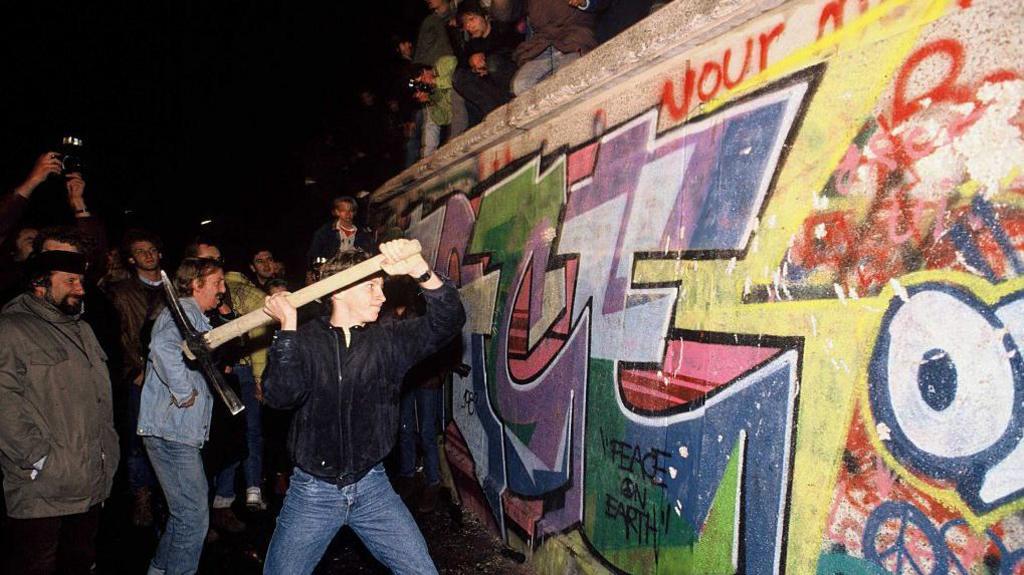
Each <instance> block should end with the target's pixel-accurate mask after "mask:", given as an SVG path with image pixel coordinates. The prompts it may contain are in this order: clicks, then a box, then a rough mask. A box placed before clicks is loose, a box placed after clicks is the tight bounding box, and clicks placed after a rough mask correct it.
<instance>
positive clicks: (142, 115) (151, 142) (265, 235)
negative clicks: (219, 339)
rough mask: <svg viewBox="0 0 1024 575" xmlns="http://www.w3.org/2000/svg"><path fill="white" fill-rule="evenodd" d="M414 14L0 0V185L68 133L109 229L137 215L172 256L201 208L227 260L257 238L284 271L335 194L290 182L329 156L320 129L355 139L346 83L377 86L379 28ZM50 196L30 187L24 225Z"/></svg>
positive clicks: (63, 210)
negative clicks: (314, 159) (77, 144)
mask: <svg viewBox="0 0 1024 575" xmlns="http://www.w3.org/2000/svg"><path fill="white" fill-rule="evenodd" d="M426 13H427V11H426V8H425V5H424V3H423V2H421V1H419V0H375V1H373V2H347V1H335V2H325V1H317V2H258V1H257V2H239V1H234V2H228V1H218V0H212V1H210V2H205V3H203V4H198V3H196V4H193V3H190V2H160V1H155V2H133V3H131V4H128V3H118V2H114V3H109V2H103V3H99V2H80V3H75V4H72V3H70V2H68V3H57V4H54V3H40V2H29V3H23V2H9V3H6V6H5V8H4V9H3V13H2V14H0V22H2V23H0V45H4V46H5V49H4V51H3V56H0V58H2V63H0V66H2V68H0V70H2V77H3V82H2V84H0V185H2V186H4V187H3V188H2V189H3V190H4V192H6V191H7V190H10V189H11V188H12V187H14V186H15V185H17V184H18V183H19V182H20V181H21V180H22V179H23V178H24V177H25V175H27V173H28V172H29V170H30V169H31V166H32V164H33V162H34V161H35V158H36V157H37V156H38V155H39V154H41V153H42V152H44V151H46V150H47V149H53V148H54V147H55V145H56V144H58V143H59V142H60V139H61V137H62V136H63V135H76V136H78V137H81V138H82V139H83V140H84V141H85V149H84V154H83V156H84V159H85V162H86V165H87V168H86V180H87V183H88V184H87V188H86V198H87V201H88V204H89V207H90V209H91V210H92V211H94V212H98V213H99V215H100V216H101V217H103V218H104V220H105V221H106V222H107V223H108V229H109V230H110V235H111V241H117V240H118V238H119V236H120V234H121V233H122V232H123V230H124V229H125V228H127V227H133V226H142V227H147V228H150V229H153V230H154V231H157V232H158V233H160V234H161V235H162V236H163V238H164V242H165V246H166V249H165V250H164V251H165V254H166V256H170V257H171V258H174V257H176V255H177V254H178V252H179V251H180V248H181V246H182V245H183V244H184V243H185V242H186V241H189V240H191V239H192V238H193V237H195V236H196V234H197V233H199V232H200V226H199V223H200V221H202V220H205V219H213V220H214V222H213V223H212V224H209V225H207V226H204V227H203V228H202V231H203V232H204V233H205V234H208V235H212V236H214V237H215V238H218V239H220V241H221V243H222V244H224V245H225V246H226V247H228V248H229V249H228V256H229V267H231V264H232V262H231V261H230V260H231V259H232V258H231V256H232V255H233V254H232V251H238V250H239V249H248V247H250V246H252V245H254V244H256V243H261V244H264V245H267V244H269V246H270V248H271V249H273V250H275V253H276V254H277V255H278V257H279V258H283V259H284V260H285V261H286V262H287V263H288V264H289V268H290V271H292V272H293V273H294V271H296V270H295V267H296V266H298V265H301V260H302V258H301V254H302V253H303V252H304V250H305V248H306V247H307V245H308V241H309V237H310V234H311V233H312V231H313V229H314V228H315V227H316V226H318V225H320V224H322V223H323V222H324V221H326V220H327V219H328V213H327V212H328V209H329V207H328V204H329V199H330V198H331V197H333V196H334V195H336V194H337V193H339V192H344V191H347V190H332V189H325V187H326V186H323V185H319V186H318V185H313V186H308V185H304V178H305V176H306V175H307V174H306V172H308V171H309V168H308V164H309V161H310V160H309V157H310V156H311V155H316V154H318V153H319V154H321V155H323V154H328V155H329V154H331V153H332V152H331V151H330V150H328V151H324V150H322V149H320V150H319V151H316V149H317V148H318V144H317V142H318V141H320V140H322V136H323V134H325V133H327V132H333V133H335V134H340V135H341V137H342V138H350V139H355V140H358V139H359V138H362V137H366V136H367V135H366V134H356V133H352V132H353V129H355V130H359V129H364V130H365V129H366V124H365V122H364V123H363V124H362V128H360V127H359V126H360V124H359V123H352V122H349V120H350V117H349V116H348V114H349V113H351V111H352V110H353V108H354V106H355V102H356V99H357V94H358V92H359V91H360V90H361V89H366V88H369V89H372V90H374V91H376V92H377V93H381V92H383V91H385V90H386V89H387V88H388V87H389V86H390V84H389V82H393V79H392V78H390V74H391V73H392V72H391V70H392V65H393V63H394V52H393V49H392V37H393V36H394V35H395V34H402V35H405V36H414V34H415V30H416V28H417V25H418V22H419V21H420V19H422V17H423V16H424V15H426ZM392 175H393V174H392ZM63 195H64V193H63V190H62V187H61V186H60V182H59V181H53V182H49V183H48V184H44V186H41V187H40V189H38V190H37V191H36V194H35V195H34V196H33V199H32V204H31V208H30V212H29V214H28V217H27V220H26V223H35V224H46V223H51V222H52V220H53V219H54V218H55V217H60V218H63V217H67V213H68V209H67V207H66V203H65V202H64V197H63ZM231 248H236V249H234V250H233V249H231ZM236 257H237V255H236ZM239 263H241V262H238V260H237V259H236V261H235V265H234V267H240V266H239ZM300 273H301V272H300Z"/></svg>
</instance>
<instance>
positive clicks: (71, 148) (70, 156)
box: [57, 136, 85, 176]
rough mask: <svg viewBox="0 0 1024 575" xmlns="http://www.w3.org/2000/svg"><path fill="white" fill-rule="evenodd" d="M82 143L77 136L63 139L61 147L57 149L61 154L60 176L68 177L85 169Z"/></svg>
mask: <svg viewBox="0 0 1024 575" xmlns="http://www.w3.org/2000/svg"><path fill="white" fill-rule="evenodd" d="M83 143H84V142H82V139H81V138H76V137H75V136H64V138H62V139H61V142H60V146H59V147H58V148H57V149H58V153H59V154H60V174H61V175H62V176H66V175H68V174H71V173H74V172H81V171H82V169H83V168H84V167H85V164H84V163H83V162H82V145H83Z"/></svg>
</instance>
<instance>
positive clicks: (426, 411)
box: [398, 387, 441, 485]
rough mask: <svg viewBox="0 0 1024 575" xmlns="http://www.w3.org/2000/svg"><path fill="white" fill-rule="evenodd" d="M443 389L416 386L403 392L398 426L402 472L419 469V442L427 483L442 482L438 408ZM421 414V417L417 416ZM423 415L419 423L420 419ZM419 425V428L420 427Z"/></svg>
mask: <svg viewBox="0 0 1024 575" xmlns="http://www.w3.org/2000/svg"><path fill="white" fill-rule="evenodd" d="M440 406H441V389H426V388H422V387H416V388H413V389H409V390H407V391H406V392H405V393H403V394H402V403H401V405H400V409H401V411H400V412H399V418H400V419H399V420H400V421H401V424H400V425H399V427H398V474H399V475H400V476H402V477H412V476H413V474H414V473H416V443H417V439H418V440H419V441H418V443H419V445H420V449H422V450H423V476H424V478H425V479H426V480H427V485H437V484H439V483H441V464H440V461H439V459H440V453H439V452H438V448H437V433H438V429H437V428H438V423H439V422H438V409H439V408H440ZM417 415H419V418H417V417H416V416H417ZM417 419H419V425H417V424H416V420H417ZM417 429H418V431H417Z"/></svg>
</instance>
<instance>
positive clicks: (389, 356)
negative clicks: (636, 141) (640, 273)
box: [0, 0, 660, 574]
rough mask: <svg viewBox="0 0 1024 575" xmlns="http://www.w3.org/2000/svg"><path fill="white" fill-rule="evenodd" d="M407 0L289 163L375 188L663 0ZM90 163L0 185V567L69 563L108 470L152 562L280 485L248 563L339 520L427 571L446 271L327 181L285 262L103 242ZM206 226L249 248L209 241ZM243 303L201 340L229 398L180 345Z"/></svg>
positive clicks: (399, 562) (449, 366)
mask: <svg viewBox="0 0 1024 575" xmlns="http://www.w3.org/2000/svg"><path fill="white" fill-rule="evenodd" d="M426 4H427V6H428V8H429V11H430V13H429V14H428V15H427V16H426V17H425V18H424V19H423V20H422V22H421V23H420V25H419V27H418V31H417V33H416V34H415V35H414V37H412V36H410V37H406V36H404V35H402V34H400V33H398V34H396V35H395V37H394V42H393V47H394V49H395V54H396V58H397V64H396V66H395V69H394V70H393V71H392V72H391V73H390V77H391V81H389V85H390V87H389V88H387V89H385V90H384V92H385V94H386V105H385V106H384V107H383V109H382V108H381V107H380V106H379V105H378V102H377V97H376V94H375V91H374V90H371V89H365V90H363V91H361V92H360V94H359V100H358V103H357V104H356V105H355V106H354V109H353V110H352V112H353V113H352V114H350V115H349V117H347V119H346V120H345V122H346V125H347V126H349V128H350V132H351V133H356V134H360V136H361V138H362V139H361V140H360V141H359V142H358V143H353V142H340V141H339V140H337V139H335V136H334V135H333V134H332V133H331V131H330V130H328V131H327V133H326V135H325V137H324V138H323V139H322V140H321V141H320V142H319V145H318V146H317V148H316V149H315V150H312V151H311V153H309V154H307V156H308V157H307V159H308V161H309V162H310V163H311V165H312V166H313V169H312V170H309V171H308V172H307V174H308V175H307V176H306V178H307V184H309V183H315V184H317V185H319V186H321V187H322V188H323V189H329V190H332V191H333V193H338V192H342V193H345V192H351V191H354V190H364V189H369V188H372V187H373V186H375V185H377V184H379V183H380V182H381V181H383V178H384V177H386V176H390V175H394V174H395V173H397V172H398V171H399V170H401V169H402V168H403V167H406V166H409V165H411V164H413V163H415V161H417V160H418V159H420V158H423V157H426V156H428V155H429V154H431V153H432V152H433V151H434V150H436V149H437V148H438V147H439V146H440V145H442V144H443V143H444V142H445V141H446V140H447V139H448V138H451V137H453V136H455V135H458V134H459V133H461V132H462V131H464V130H465V129H467V128H469V127H470V126H472V125H474V124H476V123H478V122H480V121H482V119H483V118H484V117H485V116H486V115H487V114H488V113H490V112H491V111H493V110H494V109H496V108H498V107H500V106H501V105H503V104H505V103H506V102H508V101H509V100H510V99H512V98H513V97H515V96H516V95H518V94H522V93H523V92H525V91H527V90H529V89H530V88H531V87H532V86H534V85H536V84H537V83H538V82H540V81H542V80H543V79H544V78H545V77H547V76H549V75H550V74H552V73H553V72H555V71H557V70H558V69H559V68H561V67H563V66H565V65H567V64H569V63H571V62H572V61H574V60H576V59H577V58H579V57H580V56H581V55H583V54H585V53H586V52H588V51H590V50H593V49H594V48H595V47H596V46H597V45H598V44H599V43H600V42H602V41H604V40H605V39H607V38H610V37H611V36H613V35H615V34H616V33H618V32H619V31H621V30H622V29H624V28H626V27H627V26H629V25H631V24H632V23H634V22H636V21H638V20H639V19H641V18H642V17H644V16H646V15H647V14H648V13H650V12H651V11H652V10H654V9H656V8H657V7H658V6H659V5H660V3H658V2H654V1H653V0H490V1H486V0H462V1H461V2H456V1H455V0H426ZM359 124H363V125H362V126H361V127H360V126H359ZM368 135H369V136H368ZM372 135H376V136H372ZM339 162H341V163H342V164H344V166H345V168H344V170H343V171H345V172H346V174H347V175H346V176H345V177H344V179H345V181H344V182H341V181H339V178H338V177H337V172H338V170H337V169H336V168H337V166H338V163H339ZM318 166H319V168H321V169H318V168H317V167H318ZM55 182H59V183H60V184H61V185H62V186H63V189H64V192H65V193H66V199H67V202H66V205H67V212H66V213H64V214H53V218H52V220H53V221H54V222H58V221H61V222H63V223H61V224H60V225H48V226H43V227H34V226H30V225H25V223H24V222H23V218H24V216H25V214H26V212H27V210H28V208H29V205H30V204H31V202H32V198H33V194H35V193H36V190H37V189H39V188H40V186H42V185H43V184H44V183H48V185H51V186H52V185H54V183H55ZM86 187H87V186H86V180H85V178H84V177H83V175H82V173H80V172H79V171H77V170H76V169H75V168H74V167H73V166H72V167H70V168H69V166H68V165H67V164H66V163H65V162H64V158H63V157H62V154H61V153H58V152H52V151H51V152H46V153H44V154H42V155H41V156H39V158H38V159H37V161H36V162H35V164H34V165H33V167H32V168H31V170H30V171H29V174H28V176H27V177H26V178H25V179H24V180H23V182H22V183H21V184H19V185H18V186H16V187H15V188H14V189H13V190H12V191H10V192H9V193H7V194H6V195H3V196H0V248H2V249H0V305H2V306H3V308H2V312H0V470H2V472H3V495H4V501H3V503H4V505H5V510H6V513H5V520H4V522H3V526H2V538H3V543H4V554H3V556H2V559H0V562H2V564H3V567H4V569H5V572H11V573H15V572H18V573H21V572H24V573H56V572H61V573H65V572H66V573H89V572H90V569H91V568H92V567H94V564H95V560H96V540H97V532H98V531H99V529H100V524H101V521H100V517H101V508H102V505H103V503H104V501H106V500H107V499H108V498H109V497H110V496H111V493H112V491H113V490H115V489H122V490H123V491H124V496H125V498H126V499H128V500H130V501H131V517H130V523H131V524H133V525H134V526H135V527H136V528H138V529H145V530H151V531H152V532H153V533H154V535H156V536H158V543H157V544H156V550H155V553H154V555H153V557H152V559H151V562H150V564H149V572H150V573H175V574H177V573H193V572H195V571H196V569H197V568H198V564H199V558H200V554H201V552H202V549H203V548H204V546H205V545H207V544H212V543H214V542H216V541H217V539H218V538H219V537H221V536H222V535H223V534H224V533H238V532H241V531H244V530H246V529H247V526H246V524H245V523H244V522H243V521H242V520H241V519H240V518H239V517H238V516H237V515H236V514H235V511H236V510H238V509H239V508H241V507H242V506H244V507H246V508H248V510H249V511H251V512H253V513H266V512H272V511H275V510H277V509H280V513H279V515H278V516H277V527H276V529H275V531H274V535H273V537H272V539H271V542H270V544H269V548H268V550H267V556H266V561H265V569H266V572H268V573H309V572H311V571H312V570H313V569H314V567H315V566H316V565H317V562H318V561H319V560H320V557H321V556H322V555H323V554H324V552H325V550H326V548H327V545H328V544H329V543H330V541H331V539H332V538H333V536H334V534H335V533H336V532H337V531H338V530H339V529H340V528H341V527H342V526H344V525H348V526H350V527H351V528H352V529H353V530H354V531H355V532H356V533H357V534H358V535H359V536H360V538H361V539H362V540H363V541H364V542H365V543H366V546H367V548H368V549H369V550H370V551H371V553H372V554H373V555H374V556H375V557H377V558H378V559H379V560H380V561H381V562H383V563H384V564H385V565H386V566H388V567H389V568H391V569H392V570H393V571H395V572H399V573H431V572H435V570H434V567H433V563H432V562H431V559H430V557H429V555H428V554H427V549H426V546H425V544H424V542H423V538H422V536H421V535H420V533H419V531H418V529H417V527H416V525H415V523H414V522H413V520H412V517H411V515H410V513H409V511H408V509H407V506H406V504H404V503H403V500H404V501H406V502H408V503H409V505H412V506H414V507H415V508H417V509H419V510H421V511H429V510H430V509H432V508H433V506H434V505H435V503H436V501H437V499H438V497H439V493H440V491H441V474H440V465H439V448H438V443H437V440H438V436H439V433H440V406H441V404H442V392H441V388H442V386H443V384H444V381H445V380H446V377H447V375H448V374H449V373H450V372H452V371H455V372H458V373H460V374H462V375H466V373H467V372H468V367H467V366H465V365H463V364H462V363H461V357H462V352H461V350H460V349H459V348H458V340H459V338H457V337H455V335H456V334H457V333H458V332H459V331H460V329H461V326H462V323H463V322H464V320H465V315H464V312H463V310H462V306H461V303H460V302H459V298H458V293H457V291H456V290H455V289H454V287H453V286H452V285H451V284H450V282H447V281H445V280H443V279H442V278H439V277H438V276H436V275H435V274H434V273H433V272H432V271H431V270H430V268H429V266H428V265H427V263H426V262H425V261H424V260H423V258H422V257H421V256H420V255H419V254H418V252H417V251H416V250H415V249H414V247H413V245H412V244H411V243H410V242H408V241H407V240H404V239H401V238H400V237H389V238H387V239H389V240H390V241H386V242H383V243H380V242H381V241H382V240H383V239H385V238H379V237H375V236H374V234H373V233H371V232H370V231H369V230H367V229H365V228H363V227H361V226H360V223H359V222H360V218H359V215H360V213H359V212H360V208H361V205H360V203H359V200H361V199H364V196H363V197H355V198H354V197H351V196H348V195H341V196H338V197H335V198H334V200H333V201H332V203H331V208H330V215H329V217H328V218H327V222H326V223H324V224H323V226H321V227H320V228H318V229H316V231H315V232H314V233H313V234H312V237H311V238H309V243H308V246H309V248H308V250H307V252H306V254H305V258H304V262H303V265H302V269H301V270H293V272H294V273H293V277H292V278H291V280H289V279H288V274H287V273H286V270H285V266H284V264H283V263H282V262H281V261H279V260H278V259H276V258H275V257H274V253H273V251H272V250H271V249H270V247H269V246H267V245H249V246H238V245H232V246H222V245H219V243H220V242H219V240H216V239H213V238H212V237H206V236H200V237H195V238H194V239H193V241H191V243H189V244H188V245H181V246H172V249H171V250H170V252H171V253H175V254H179V253H180V254H182V257H181V258H180V259H179V261H176V262H173V264H175V265H171V264H172V262H169V261H168V259H169V258H166V257H165V253H166V252H165V246H164V244H163V242H162V240H161V238H160V237H159V236H158V235H157V234H156V233H154V232H153V231H152V230H147V229H142V228H131V229H128V230H126V231H125V232H124V233H123V235H122V236H121V237H120V238H119V241H117V242H111V241H110V240H111V238H110V237H109V235H108V230H107V228H106V227H105V225H104V222H103V221H102V220H101V219H100V218H99V217H97V215H96V214H94V213H92V212H91V211H90V210H89V206H88V195H87V194H86ZM222 247H230V248H232V249H231V250H230V252H231V253H245V254H246V257H245V259H244V260H240V261H238V262H234V263H235V264H236V265H234V266H231V265H228V262H225V258H224V257H223V253H225V252H227V251H229V250H225V252H222V250H221V248H222ZM378 249H379V251H380V253H382V254H383V255H384V256H385V258H386V259H385V265H384V271H385V272H386V274H385V275H387V277H388V280H387V281H386V282H385V281H384V279H382V278H381V277H372V278H368V279H365V280H363V281H360V282H358V283H356V284H354V285H352V286H351V287H348V288H346V289H344V290H341V291H339V292H336V293H334V294H329V295H328V296H325V297H323V298H321V303H320V305H319V306H316V305H310V306H306V307H303V308H300V309H298V310H296V309H295V308H294V307H293V306H292V305H291V304H290V303H289V300H288V299H287V298H286V295H287V294H288V292H289V290H290V289H291V288H293V287H299V285H302V284H306V285H308V284H311V283H314V282H316V281H318V280H320V279H323V278H326V277H329V276H330V275H333V274H336V273H341V272H342V271H344V270H346V269H348V268H350V267H352V266H354V265H357V264H358V263H360V262H362V261H364V260H365V259H367V258H369V257H370V256H371V254H373V253H375V252H377V251H378ZM164 269H168V270H169V269H174V270H175V271H174V273H172V274H169V276H164V275H162V273H161V272H162V270H164ZM168 277H169V279H167V278H168ZM165 282H168V283H170V284H172V286H171V287H173V288H174V289H173V290H169V289H168V287H169V286H166V285H164V283H165ZM168 292H176V293H177V294H178V295H179V296H180V300H178V302H179V303H178V305H177V306H175V305H172V304H173V302H172V301H171V300H169V297H170V296H169V295H168ZM179 309H180V315H181V316H182V317H176V314H175V313H174V312H175V310H179ZM256 310H263V311H264V312H265V313H266V314H267V315H269V316H271V317H272V318H273V319H274V320H275V322H274V323H272V324H271V325H270V326H268V327H264V328H258V329H254V330H252V331H250V332H248V333H246V335H245V336H244V337H242V338H240V339H238V340H236V341H234V342H232V343H231V344H230V345H226V346H223V347H222V348H220V349H218V350H217V353H216V356H215V357H216V362H217V363H216V368H215V369H216V370H217V372H218V373H220V374H221V377H223V379H224V381H225V382H226V385H227V386H228V387H229V388H230V389H231V390H232V392H233V393H235V394H237V396H239V397H240V401H241V404H242V405H243V406H244V409H243V411H242V413H240V414H238V415H232V414H231V413H230V412H229V410H228V409H227V408H226V407H225V405H224V404H223V403H222V402H221V401H219V400H218V399H217V397H216V395H215V394H213V393H211V391H210V382H209V377H208V374H205V375H204V372H203V370H202V369H200V366H199V365H197V364H196V363H195V361H192V360H190V359H188V358H187V357H186V355H184V354H183V351H182V347H181V343H182V339H183V335H182V329H183V325H182V321H185V322H187V323H189V324H190V325H191V326H192V327H193V328H195V329H196V330H198V331H207V330H210V329H213V328H215V327H218V326H221V325H224V324H227V323H229V322H231V321H233V320H234V319H236V318H238V317H240V316H242V315H245V314H247V313H250V312H253V311H256ZM389 454H392V455H391V457H392V458H393V461H394V465H393V466H391V467H389V469H388V470H387V471H388V472H390V475H391V478H390V479H389V474H388V473H386V470H385V468H384V466H383V462H384V460H385V459H387V458H388V456H389ZM420 470H421V474H420ZM115 479H116V480H115ZM122 486H123V487H122ZM243 494H244V495H243ZM240 495H243V496H242V497H241V498H240V497H239V496H240ZM282 497H283V500H282V499H281V498H282ZM268 504H270V505H268ZM268 507H269V509H268Z"/></svg>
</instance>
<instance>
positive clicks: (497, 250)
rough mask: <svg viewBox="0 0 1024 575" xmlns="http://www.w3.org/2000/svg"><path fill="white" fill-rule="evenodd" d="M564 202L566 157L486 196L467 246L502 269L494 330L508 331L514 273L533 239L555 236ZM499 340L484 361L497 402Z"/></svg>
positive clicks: (536, 164)
mask: <svg viewBox="0 0 1024 575" xmlns="http://www.w3.org/2000/svg"><path fill="white" fill-rule="evenodd" d="M564 200H565V156H559V157H558V159H556V160H555V161H554V163H553V164H552V165H551V166H549V167H548V168H547V169H546V170H545V171H544V172H543V173H540V156H537V157H535V158H534V159H533V160H531V161H530V162H527V163H526V164H525V165H523V166H522V167H521V168H519V169H518V170H517V171H516V172H514V173H513V174H512V175H510V176H509V177H507V178H505V179H504V180H502V181H501V182H498V183H497V184H495V185H494V186H493V187H492V188H490V189H488V190H487V191H485V192H484V195H483V200H482V202H481V205H480V214H479V216H477V220H476V225H475V226H474V228H473V237H472V239H471V240H470V243H469V253H471V254H489V255H490V257H491V265H492V266H497V267H499V268H500V270H501V276H500V278H499V281H498V295H497V298H498V302H497V306H496V307H495V317H494V318H493V319H492V325H494V326H495V328H496V330H503V329H507V328H508V326H504V325H500V326H499V325H495V324H496V323H497V322H498V319H499V318H502V317H504V314H505V309H506V306H507V305H508V301H507V300H508V292H509V290H510V289H511V286H512V283H513V281H514V280H515V279H516V278H515V276H516V273H515V272H516V269H517V268H518V267H519V264H520V261H521V260H522V259H523V255H524V253H525V251H526V248H527V246H528V245H529V243H530V239H531V237H536V236H538V235H539V234H540V233H541V232H543V231H544V230H546V229H549V228H550V229H551V234H550V236H551V237H554V234H555V231H556V229H557V226H558V214H559V213H560V212H561V210H562V205H563V203H564ZM498 340H499V338H497V337H492V338H490V342H489V345H488V358H487V371H488V376H489V377H488V378H487V382H488V387H489V389H490V391H491V393H492V395H494V396H495V397H496V396H497V395H496V394H497V379H496V376H495V361H494V358H495V357H496V354H497V353H498V352H497V346H498ZM495 407H496V408H497V406H495ZM526 427H527V428H528V427H529V426H526ZM509 428H510V429H511V430H512V431H513V432H514V433H516V434H517V435H518V436H519V437H520V438H521V439H523V440H524V441H529V437H530V429H527V428H524V427H523V426H510V427H509Z"/></svg>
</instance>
